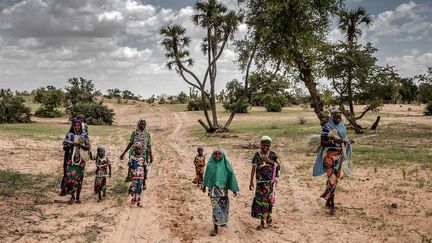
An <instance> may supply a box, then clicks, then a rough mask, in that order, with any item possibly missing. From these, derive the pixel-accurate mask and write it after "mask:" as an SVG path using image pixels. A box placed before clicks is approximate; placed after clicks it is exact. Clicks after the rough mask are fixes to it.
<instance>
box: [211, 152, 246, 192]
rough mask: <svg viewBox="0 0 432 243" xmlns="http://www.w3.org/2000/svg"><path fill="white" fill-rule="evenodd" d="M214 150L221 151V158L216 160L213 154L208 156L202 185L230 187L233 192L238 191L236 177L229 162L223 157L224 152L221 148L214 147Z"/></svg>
mask: <svg viewBox="0 0 432 243" xmlns="http://www.w3.org/2000/svg"><path fill="white" fill-rule="evenodd" d="M214 152H221V153H222V159H221V160H219V161H216V159H215V158H214V154H212V155H211V156H210V159H209V161H208V163H207V167H206V171H205V175H204V182H203V185H204V186H206V187H208V188H213V187H219V188H223V189H224V188H226V189H230V190H231V191H233V192H238V191H239V186H238V183H237V179H236V177H235V174H234V171H233V169H232V167H231V164H230V162H229V161H228V159H227V158H226V157H225V153H224V152H223V149H221V148H215V149H214V150H213V153H214Z"/></svg>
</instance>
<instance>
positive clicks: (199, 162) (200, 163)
mask: <svg viewBox="0 0 432 243" xmlns="http://www.w3.org/2000/svg"><path fill="white" fill-rule="evenodd" d="M194 165H195V172H196V176H195V179H194V180H193V181H192V182H193V183H195V184H202V182H203V177H204V167H205V157H204V156H195V159H194Z"/></svg>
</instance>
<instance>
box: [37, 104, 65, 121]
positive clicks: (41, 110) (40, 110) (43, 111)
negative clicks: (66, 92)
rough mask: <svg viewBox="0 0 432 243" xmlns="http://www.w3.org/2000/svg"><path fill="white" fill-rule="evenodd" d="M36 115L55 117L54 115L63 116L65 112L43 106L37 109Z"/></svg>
mask: <svg viewBox="0 0 432 243" xmlns="http://www.w3.org/2000/svg"><path fill="white" fill-rule="evenodd" d="M34 115H35V116H37V117H47V118H54V117H62V116H63V115H64V113H63V112H61V111H59V110H48V109H45V108H43V107H39V108H38V109H37V110H36V111H35V113H34Z"/></svg>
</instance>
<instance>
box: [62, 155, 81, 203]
mask: <svg viewBox="0 0 432 243" xmlns="http://www.w3.org/2000/svg"><path fill="white" fill-rule="evenodd" d="M85 164H86V162H85V161H83V160H82V159H81V158H80V157H76V158H75V159H74V160H73V161H72V160H68V161H67V162H66V168H65V169H66V173H65V174H66V175H65V177H63V183H62V184H63V186H62V195H66V194H72V193H74V192H76V191H78V189H79V188H80V187H81V184H82V182H83V179H84V169H85Z"/></svg>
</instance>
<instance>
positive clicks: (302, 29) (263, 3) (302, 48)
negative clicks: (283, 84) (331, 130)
mask: <svg viewBox="0 0 432 243" xmlns="http://www.w3.org/2000/svg"><path fill="white" fill-rule="evenodd" d="M239 2H241V3H244V4H245V8H244V9H243V10H244V13H245V16H246V23H247V25H248V26H249V29H250V31H249V39H252V40H254V45H253V47H252V48H250V50H251V51H250V52H255V58H256V59H258V60H268V59H270V60H271V62H272V64H273V65H274V66H276V69H278V67H279V65H278V64H281V65H282V67H281V69H284V71H285V73H291V74H294V75H296V76H298V78H299V79H300V80H301V81H302V82H303V83H304V84H305V86H306V88H307V89H308V91H309V94H310V98H311V106H312V108H313V109H314V112H315V113H316V115H317V117H318V118H319V120H320V122H321V124H323V123H325V122H326V121H327V115H326V114H325V112H324V102H323V101H322V100H321V98H320V95H319V92H318V89H317V83H316V78H317V77H319V75H320V73H319V72H318V70H319V67H320V65H322V60H321V57H322V56H323V51H324V50H325V49H326V48H327V47H328V43H327V42H326V34H327V32H328V27H329V21H330V18H331V16H332V15H333V14H335V13H337V11H338V10H339V9H340V7H341V5H340V1H339V0H320V1H316V0H303V1H297V0H285V1H281V0H240V1H239ZM263 63H266V62H263Z"/></svg>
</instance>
